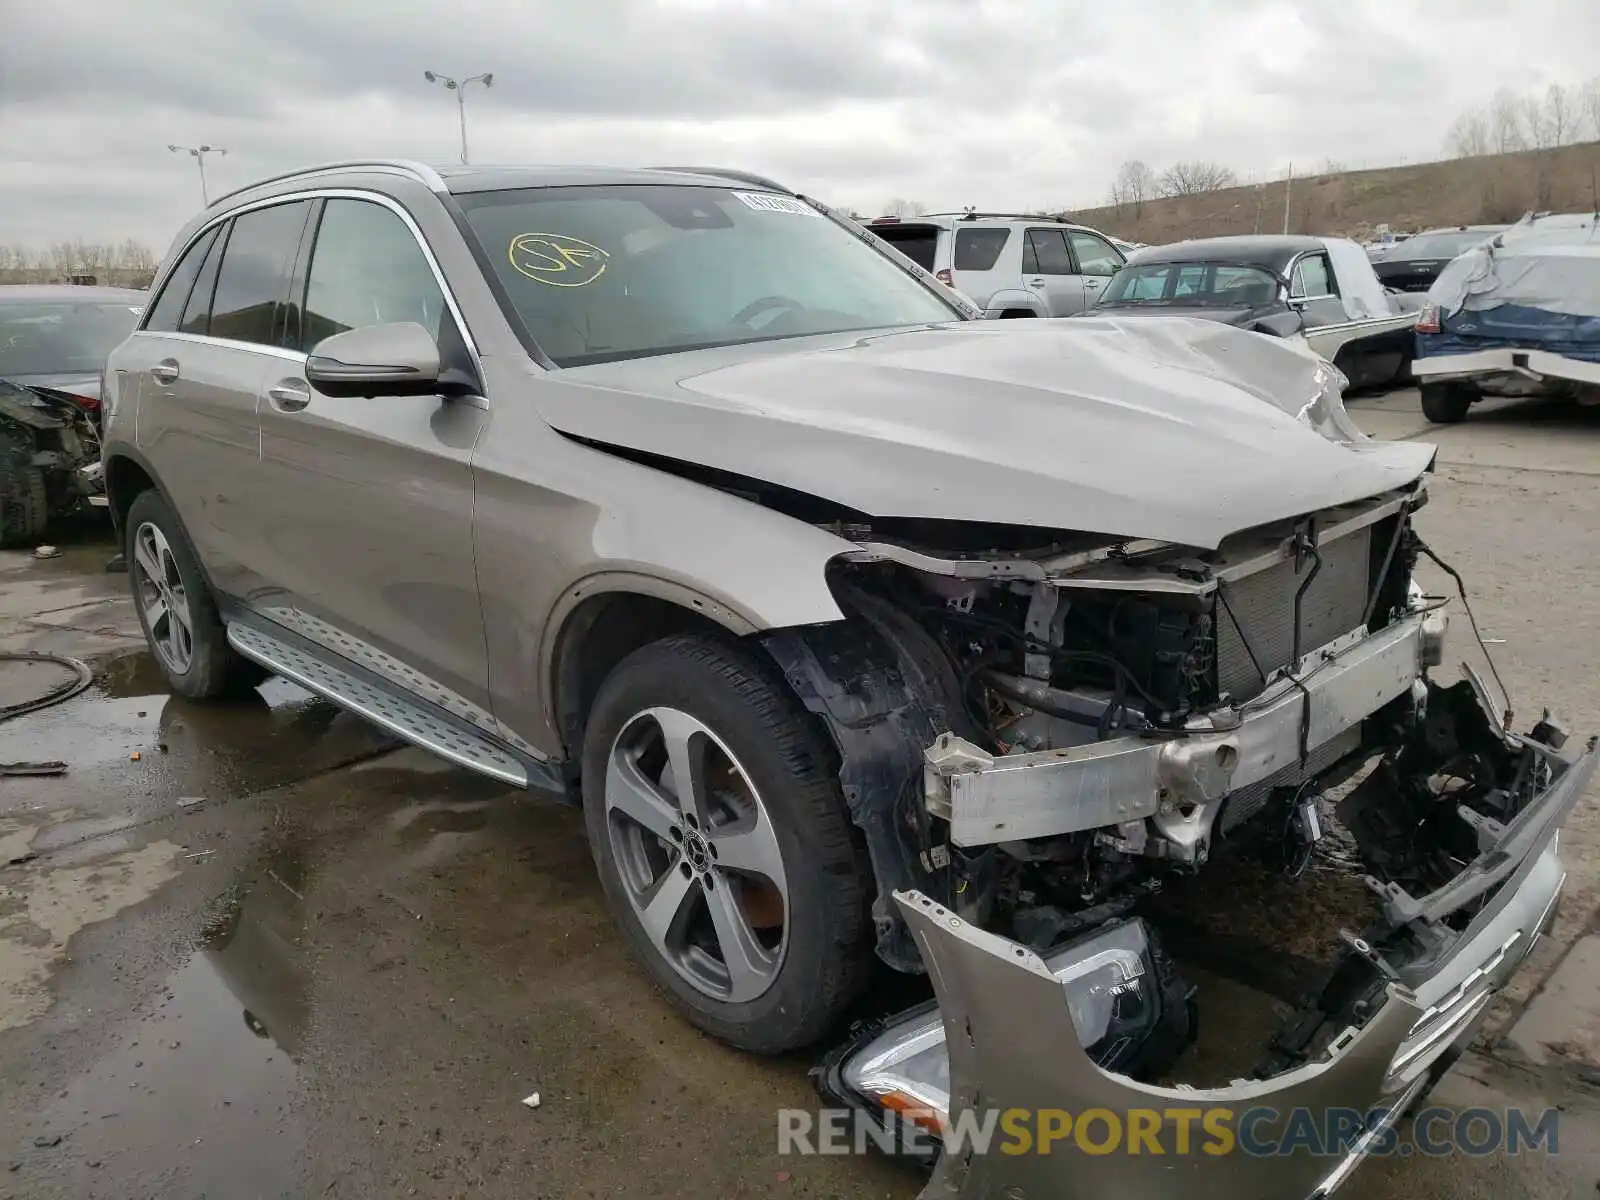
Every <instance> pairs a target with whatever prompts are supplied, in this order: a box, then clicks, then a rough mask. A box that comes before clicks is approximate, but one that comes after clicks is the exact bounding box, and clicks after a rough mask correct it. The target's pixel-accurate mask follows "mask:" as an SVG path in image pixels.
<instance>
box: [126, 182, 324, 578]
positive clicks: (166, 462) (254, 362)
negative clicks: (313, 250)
mask: <svg viewBox="0 0 1600 1200" xmlns="http://www.w3.org/2000/svg"><path fill="white" fill-rule="evenodd" d="M309 211H310V205H309V203H308V202H306V201H304V200H298V201H288V202H285V203H281V204H272V205H266V206H262V207H260V208H254V209H249V210H246V211H244V212H241V213H239V214H237V215H236V216H234V217H232V218H230V219H228V220H226V221H223V222H220V223H218V224H217V225H216V226H214V227H213V228H212V229H210V230H208V231H207V232H206V233H205V234H203V235H202V236H201V237H200V238H199V239H197V240H196V241H195V242H194V244H193V245H192V246H191V247H190V248H189V249H188V250H187V251H186V252H185V254H184V256H183V258H182V260H181V261H180V262H179V265H178V266H177V267H176V268H174V270H173V273H172V278H171V281H170V282H169V283H168V284H167V285H166V287H164V288H163V290H162V294H161V296H160V297H159V298H158V299H157V302H156V304H155V305H154V306H153V307H152V310H151V314H150V319H149V321H148V322H147V323H146V325H145V329H144V332H142V333H141V334H140V335H139V336H138V341H139V343H140V347H139V359H140V362H139V366H140V374H141V379H140V382H139V415H138V445H139V448H140V450H141V451H142V452H143V453H144V455H145V457H146V458H147V459H148V460H149V462H150V464H151V466H152V467H153V468H154V470H155V474H156V477H157V479H159V480H160V481H161V483H162V485H163V486H164V488H165V489H166V492H167V495H168V496H169V497H170V498H171V499H172V502H173V504H174V505H175V506H176V507H177V510H178V515H179V517H180V518H181V519H182V520H183V524H184V528H185V530H186V531H187V532H188V534H189V537H190V539H191V540H192V541H193V542H194V544H195V547H196V549H197V550H198V552H199V554H200V559H201V561H202V562H203V563H204V564H205V567H206V569H207V571H208V573H209V574H210V577H211V582H212V584H213V585H214V586H215V587H216V588H217V589H218V591H219V592H221V593H223V594H224V595H227V596H235V597H237V596H244V595H247V594H249V593H251V592H254V591H256V590H257V589H258V588H259V587H260V586H262V584H263V582H264V581H263V580H261V579H260V578H259V577H257V576H255V575H253V574H252V572H251V569H250V566H249V557H250V556H249V552H248V548H249V544H250V542H251V540H252V538H253V537H254V536H255V528H256V526H257V524H258V521H259V515H258V514H257V513H256V512H255V511H254V508H253V505H254V499H255V496H254V488H255V486H256V484H257V481H258V472H259V465H260V464H259V459H260V434H259V430H258V428H257V425H256V399H257V397H258V396H259V395H260V391H261V384H262V380H263V379H264V378H265V377H266V376H267V373H268V371H269V368H270V367H271V366H272V364H273V363H274V361H275V360H279V359H281V358H282V357H283V356H284V355H285V354H286V353H287V352H286V351H285V350H284V348H283V347H282V345H281V344H280V339H279V337H278V334H277V328H278V321H279V320H280V318H281V315H282V310H283V305H284V302H285V301H286V300H287V298H288V294H289V267H290V264H291V263H292V261H293V259H294V255H295V250H296V248H297V247H298V245H299V242H300V236H301V233H302V231H303V229H304V227H305V222H306V217H307V215H308V213H309ZM191 264H192V265H191ZM180 294H181V295H182V299H181V300H180V299H179V295H180Z"/></svg>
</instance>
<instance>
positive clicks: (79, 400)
mask: <svg viewBox="0 0 1600 1200" xmlns="http://www.w3.org/2000/svg"><path fill="white" fill-rule="evenodd" d="M67 399H69V400H71V401H72V402H73V403H74V404H76V405H77V406H78V407H79V408H81V409H83V411H84V412H97V411H99V408H100V397H98V396H74V395H72V394H71V393H68V394H67Z"/></svg>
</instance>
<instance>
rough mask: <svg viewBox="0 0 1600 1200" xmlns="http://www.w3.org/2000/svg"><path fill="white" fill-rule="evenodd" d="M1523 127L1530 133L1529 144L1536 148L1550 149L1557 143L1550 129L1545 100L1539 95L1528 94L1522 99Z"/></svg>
mask: <svg viewBox="0 0 1600 1200" xmlns="http://www.w3.org/2000/svg"><path fill="white" fill-rule="evenodd" d="M1522 127H1523V129H1524V130H1525V131H1526V133H1527V135H1528V146H1529V147H1530V148H1531V149H1534V150H1548V149H1549V148H1550V147H1551V146H1553V145H1555V139H1554V137H1553V136H1552V134H1551V131H1550V119H1549V114H1548V113H1546V112H1545V107H1544V101H1543V100H1541V99H1540V98H1539V97H1538V96H1526V97H1524V98H1523V101H1522Z"/></svg>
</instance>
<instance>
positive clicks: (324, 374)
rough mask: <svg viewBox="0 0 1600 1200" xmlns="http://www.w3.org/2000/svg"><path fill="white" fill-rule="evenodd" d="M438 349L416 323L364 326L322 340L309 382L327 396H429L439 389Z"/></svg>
mask: <svg viewBox="0 0 1600 1200" xmlns="http://www.w3.org/2000/svg"><path fill="white" fill-rule="evenodd" d="M439 369H440V364H439V346H438V344H437V343H436V342H435V341H434V340H433V335H432V334H430V333H429V332H428V331H427V330H426V329H424V328H423V327H422V326H421V325H418V324H417V323H416V322H415V321H396V322H394V323H393V324H389V325H365V326H362V327H361V328H360V329H347V330H345V331H344V332H343V333H336V334H334V335H333V336H332V337H328V338H323V339H322V341H320V342H318V343H317V344H316V345H315V346H313V347H312V348H311V353H310V355H308V356H307V358H306V381H307V382H308V383H310V384H311V386H312V387H314V388H316V389H317V391H319V392H321V393H322V394H323V395H325V396H427V395H433V394H435V393H437V392H438V391H439Z"/></svg>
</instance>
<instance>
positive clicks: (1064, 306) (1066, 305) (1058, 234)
mask: <svg viewBox="0 0 1600 1200" xmlns="http://www.w3.org/2000/svg"><path fill="white" fill-rule="evenodd" d="M1022 283H1023V286H1024V287H1026V288H1027V289H1028V290H1029V291H1030V292H1033V293H1034V294H1035V295H1037V296H1039V297H1041V298H1042V299H1043V300H1044V306H1045V312H1046V314H1047V315H1049V316H1052V317H1067V316H1071V315H1072V314H1073V313H1075V312H1082V311H1083V309H1084V306H1085V303H1086V302H1085V299H1084V291H1083V280H1082V278H1080V277H1079V276H1078V274H1077V273H1076V271H1075V270H1074V269H1073V266H1072V254H1071V252H1070V251H1069V250H1068V249H1067V234H1066V231H1065V230H1064V229H1059V228H1057V229H1050V228H1033V229H1029V230H1028V231H1027V241H1026V242H1025V243H1024V245H1023V248H1022Z"/></svg>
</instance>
